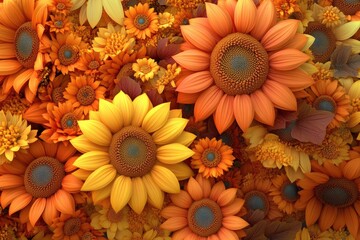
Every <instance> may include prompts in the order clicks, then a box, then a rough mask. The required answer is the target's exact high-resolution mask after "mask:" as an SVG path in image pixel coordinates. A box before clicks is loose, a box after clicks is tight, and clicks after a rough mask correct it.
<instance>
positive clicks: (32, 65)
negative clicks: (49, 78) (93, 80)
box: [0, 0, 50, 102]
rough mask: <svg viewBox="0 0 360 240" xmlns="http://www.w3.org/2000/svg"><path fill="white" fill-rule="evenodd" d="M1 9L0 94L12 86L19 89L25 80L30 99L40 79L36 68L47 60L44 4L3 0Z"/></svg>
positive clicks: (3, 93) (42, 66)
mask: <svg viewBox="0 0 360 240" xmlns="http://www.w3.org/2000/svg"><path fill="white" fill-rule="evenodd" d="M0 13H1V14H0V56H1V60H0V75H2V76H6V77H5V79H4V80H3V83H2V92H1V95H7V94H8V93H9V92H10V90H11V89H12V88H13V89H15V91H16V92H17V93H19V91H20V90H21V89H22V87H23V86H24V85H25V83H27V82H28V85H26V86H25V96H26V99H27V100H28V101H30V102H32V101H33V100H34V98H35V95H36V92H37V88H38V85H39V83H40V80H41V79H40V78H39V77H38V70H42V69H43V68H44V64H45V63H46V62H49V61H50V59H49V56H48V54H47V53H46V52H47V49H48V48H49V47H50V40H49V39H48V37H46V35H45V34H44V31H45V26H44V25H45V22H46V19H47V5H46V4H44V3H43V2H41V1H36V2H35V0H28V1H25V2H22V1H19V0H17V1H13V0H5V1H4V2H3V3H2V4H1V5H0Z"/></svg>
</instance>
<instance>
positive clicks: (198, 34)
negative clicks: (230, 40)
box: [180, 25, 219, 53]
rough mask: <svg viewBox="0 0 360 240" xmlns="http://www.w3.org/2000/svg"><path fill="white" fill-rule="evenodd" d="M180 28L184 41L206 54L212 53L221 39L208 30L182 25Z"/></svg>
mask: <svg viewBox="0 0 360 240" xmlns="http://www.w3.org/2000/svg"><path fill="white" fill-rule="evenodd" d="M180 28H181V33H182V35H183V37H184V39H185V40H186V41H187V42H190V43H191V44H192V45H193V46H195V47H196V48H198V49H200V50H202V51H204V52H209V53H210V52H211V51H212V49H213V48H214V47H215V45H216V43H217V42H218V41H219V37H216V36H214V35H213V34H212V33H211V31H209V30H208V29H207V28H197V27H196V26H191V25H181V26H180Z"/></svg>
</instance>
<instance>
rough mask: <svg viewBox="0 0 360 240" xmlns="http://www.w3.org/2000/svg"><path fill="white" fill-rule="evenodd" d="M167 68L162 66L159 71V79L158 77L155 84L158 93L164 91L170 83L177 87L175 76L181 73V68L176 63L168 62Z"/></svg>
mask: <svg viewBox="0 0 360 240" xmlns="http://www.w3.org/2000/svg"><path fill="white" fill-rule="evenodd" d="M166 68H167V69H165V68H160V70H159V72H158V79H156V83H155V86H156V88H157V90H158V93H159V94H161V93H163V91H164V89H165V87H166V86H168V85H169V84H170V85H171V87H176V84H175V78H176V77H177V76H178V75H179V74H180V72H181V68H180V67H179V66H177V64H176V63H174V64H172V65H171V64H168V65H167V67H166Z"/></svg>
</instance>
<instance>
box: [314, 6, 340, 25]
mask: <svg viewBox="0 0 360 240" xmlns="http://www.w3.org/2000/svg"><path fill="white" fill-rule="evenodd" d="M317 13H318V16H317V17H318V20H319V22H320V23H322V24H324V25H325V26H326V27H332V28H333V27H337V26H339V25H341V24H343V23H345V21H346V17H345V15H344V13H342V12H340V10H339V9H338V8H337V7H334V6H327V7H324V8H321V7H320V10H319V11H318V12H317Z"/></svg>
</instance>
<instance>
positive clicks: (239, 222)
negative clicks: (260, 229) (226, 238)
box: [222, 216, 249, 230]
mask: <svg viewBox="0 0 360 240" xmlns="http://www.w3.org/2000/svg"><path fill="white" fill-rule="evenodd" d="M222 224H223V226H224V227H226V228H227V229H229V230H240V229H243V228H244V227H246V226H249V223H247V222H246V221H245V220H244V219H242V218H241V217H237V216H228V217H224V218H223V220H222Z"/></svg>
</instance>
